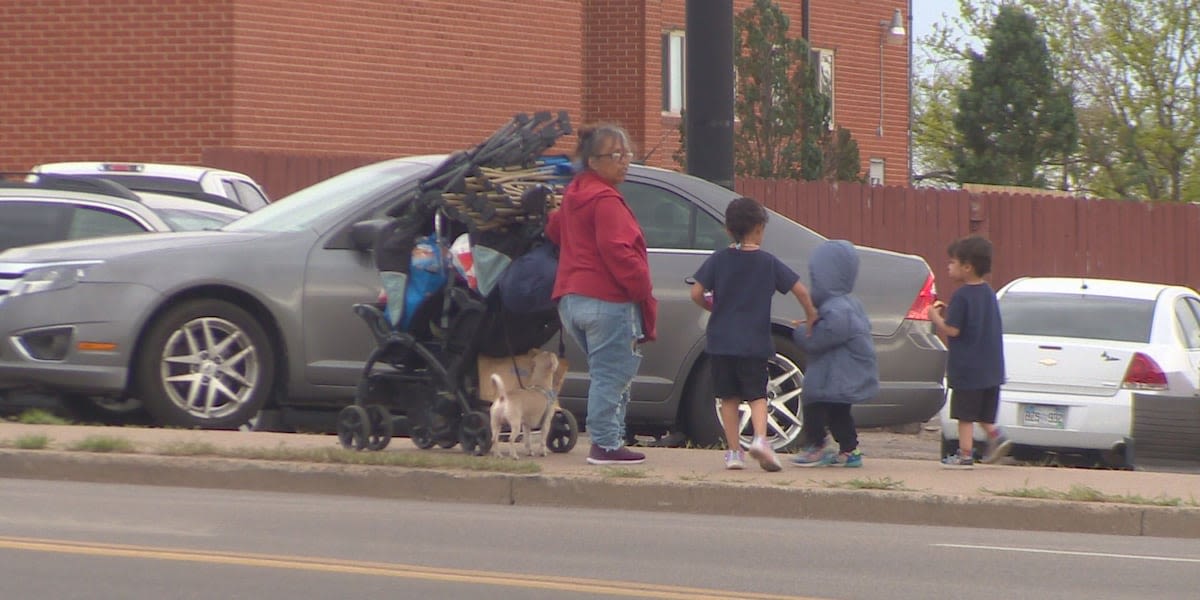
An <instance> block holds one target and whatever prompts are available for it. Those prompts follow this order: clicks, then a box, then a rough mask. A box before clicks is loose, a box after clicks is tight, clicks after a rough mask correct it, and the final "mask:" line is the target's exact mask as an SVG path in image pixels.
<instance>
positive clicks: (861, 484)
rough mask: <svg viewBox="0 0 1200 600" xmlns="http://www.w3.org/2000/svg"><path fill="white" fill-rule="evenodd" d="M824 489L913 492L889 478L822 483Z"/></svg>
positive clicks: (900, 482) (899, 482)
mask: <svg viewBox="0 0 1200 600" xmlns="http://www.w3.org/2000/svg"><path fill="white" fill-rule="evenodd" d="M821 483H823V484H824V485H825V487H831V488H842V489H848V490H890V491H894V492H915V491H917V490H914V489H912V488H910V487H908V486H906V485H904V482H903V481H897V480H895V479H892V478H891V477H880V478H873V477H868V478H866V479H850V480H847V481H822V482H821Z"/></svg>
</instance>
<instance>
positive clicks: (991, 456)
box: [979, 431, 1013, 465]
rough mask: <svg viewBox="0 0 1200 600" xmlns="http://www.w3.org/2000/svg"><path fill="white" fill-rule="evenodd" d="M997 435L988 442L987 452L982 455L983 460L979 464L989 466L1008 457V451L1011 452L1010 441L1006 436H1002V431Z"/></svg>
mask: <svg viewBox="0 0 1200 600" xmlns="http://www.w3.org/2000/svg"><path fill="white" fill-rule="evenodd" d="M998 433H999V435H997V436H996V437H994V438H992V439H991V441H989V442H988V446H987V452H985V453H984V454H983V458H982V459H980V460H979V462H981V463H983V464H985V465H990V464H992V463H995V462H997V461H999V460H1000V459H1002V458H1004V457H1005V456H1008V453H1009V451H1011V450H1012V445H1013V443H1012V440H1010V439H1008V436H1007V435H1004V432H1003V431H1000V432H998Z"/></svg>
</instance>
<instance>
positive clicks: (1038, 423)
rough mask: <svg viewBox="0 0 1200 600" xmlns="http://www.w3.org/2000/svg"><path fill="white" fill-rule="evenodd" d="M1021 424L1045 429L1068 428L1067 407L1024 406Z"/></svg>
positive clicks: (1022, 407)
mask: <svg viewBox="0 0 1200 600" xmlns="http://www.w3.org/2000/svg"><path fill="white" fill-rule="evenodd" d="M1021 424H1022V425H1024V426H1025V427H1042V428H1045V429H1066V428H1067V407H1065V406H1051V405H1047V404H1022V405H1021Z"/></svg>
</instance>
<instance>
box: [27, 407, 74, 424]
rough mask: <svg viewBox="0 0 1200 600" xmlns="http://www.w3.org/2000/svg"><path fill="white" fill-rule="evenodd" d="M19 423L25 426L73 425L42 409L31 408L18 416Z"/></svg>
mask: <svg viewBox="0 0 1200 600" xmlns="http://www.w3.org/2000/svg"><path fill="white" fill-rule="evenodd" d="M17 422H18V423H22V424H25V425H71V422H70V421H68V420H66V419H64V418H62V417H60V416H58V415H56V414H54V413H51V412H47V411H45V410H42V409H40V408H31V409H29V410H26V411H24V412H22V413H21V414H19V415H17Z"/></svg>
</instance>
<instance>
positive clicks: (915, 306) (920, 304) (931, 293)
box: [904, 273, 937, 321]
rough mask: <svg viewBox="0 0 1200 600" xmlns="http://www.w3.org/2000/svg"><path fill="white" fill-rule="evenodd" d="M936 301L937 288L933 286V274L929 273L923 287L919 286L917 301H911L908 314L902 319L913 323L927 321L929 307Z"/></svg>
mask: <svg viewBox="0 0 1200 600" xmlns="http://www.w3.org/2000/svg"><path fill="white" fill-rule="evenodd" d="M936 300H937V286H935V285H934V284H933V273H930V274H929V276H928V277H926V278H925V285H923V286H921V291H920V292H918V293H917V299H916V300H913V303H912V306H910V307H909V308H908V314H906V315H904V318H905V319H912V320H914V321H928V320H929V307H930V306H932V305H933V303H934V301H936Z"/></svg>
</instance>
